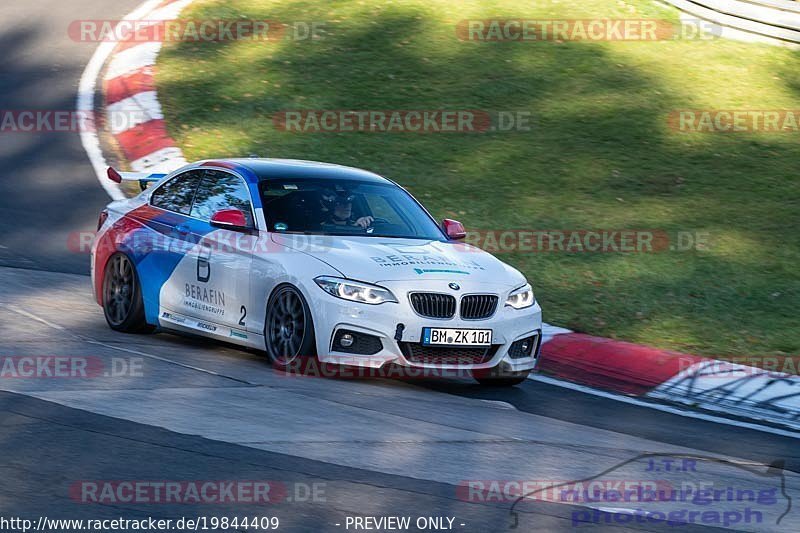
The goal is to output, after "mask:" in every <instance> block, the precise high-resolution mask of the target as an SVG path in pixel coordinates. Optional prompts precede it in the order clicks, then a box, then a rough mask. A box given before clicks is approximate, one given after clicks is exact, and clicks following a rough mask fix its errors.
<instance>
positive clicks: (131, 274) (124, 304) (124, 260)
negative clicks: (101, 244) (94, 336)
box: [103, 253, 153, 333]
mask: <svg viewBox="0 0 800 533" xmlns="http://www.w3.org/2000/svg"><path fill="white" fill-rule="evenodd" d="M103 314H104V315H105V317H106V322H108V325H109V326H110V327H111V329H113V330H116V331H122V332H125V333H140V332H145V331H150V330H152V329H153V328H152V326H150V325H148V324H147V322H146V321H145V318H144V300H143V299H142V288H141V285H140V284H139V277H138V275H137V274H136V267H134V266H133V263H132V262H131V260H130V259H128V256H126V255H125V254H122V253H116V254H114V255H112V256H111V257H110V258H109V259H108V262H107V263H106V269H105V274H104V276H103Z"/></svg>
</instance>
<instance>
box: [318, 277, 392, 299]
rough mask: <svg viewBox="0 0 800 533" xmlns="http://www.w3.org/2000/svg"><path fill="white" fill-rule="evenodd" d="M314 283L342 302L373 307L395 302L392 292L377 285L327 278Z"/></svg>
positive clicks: (321, 278)
mask: <svg viewBox="0 0 800 533" xmlns="http://www.w3.org/2000/svg"><path fill="white" fill-rule="evenodd" d="M314 281H315V282H316V283H317V285H319V287H320V288H321V289H322V290H324V291H325V292H327V293H329V294H332V295H333V296H336V297H337V298H341V299H343V300H350V301H353V302H360V303H363V304H373V305H377V304H382V303H385V302H397V298H395V297H394V294H392V291H390V290H389V289H384V288H383V287H380V286H378V285H370V284H369V283H362V282H360V281H351V280H349V279H342V278H331V277H327V276H321V277H319V278H315V279H314Z"/></svg>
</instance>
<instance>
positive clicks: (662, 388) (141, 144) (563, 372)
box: [78, 0, 800, 436]
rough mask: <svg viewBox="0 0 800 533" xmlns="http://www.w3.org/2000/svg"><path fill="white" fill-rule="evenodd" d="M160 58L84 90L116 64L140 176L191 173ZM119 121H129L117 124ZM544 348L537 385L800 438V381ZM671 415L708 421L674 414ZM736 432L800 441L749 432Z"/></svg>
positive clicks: (150, 51)
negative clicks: (164, 101) (167, 114)
mask: <svg viewBox="0 0 800 533" xmlns="http://www.w3.org/2000/svg"><path fill="white" fill-rule="evenodd" d="M192 1H193V0H149V1H147V2H145V3H144V4H142V5H141V6H140V7H139V8H137V9H136V10H135V11H133V12H132V13H131V14H129V15H128V16H127V17H125V20H152V21H166V20H174V19H175V18H177V16H178V14H179V13H180V12H181V10H182V9H183V8H185V7H186V6H187V5H189V4H190V3H191V2H192ZM160 50H161V43H160V42H145V43H137V42H124V41H123V42H120V43H103V44H101V45H100V46H99V47H98V49H97V51H96V52H95V54H94V56H93V57H92V60H91V61H90V63H89V64H88V65H87V67H86V70H85V71H84V75H83V77H82V78H81V83H80V89H79V94H78V111H83V112H87V113H91V112H92V111H94V108H93V103H94V91H95V80H96V79H97V77H98V76H99V74H100V71H101V70H102V68H103V66H104V65H105V64H106V63H107V62H108V68H107V69H106V74H105V76H104V80H103V93H104V96H105V98H104V100H105V116H106V119H107V123H108V124H109V125H110V132H111V134H112V135H113V136H114V138H115V139H116V141H117V143H118V144H119V147H120V149H121V150H122V152H123V154H124V156H125V158H126V159H127V160H128V161H129V162H130V167H131V169H132V170H134V171H137V172H145V171H149V172H169V171H172V170H174V169H176V168H178V167H180V166H182V165H184V164H186V160H185V159H184V157H183V153H182V152H181V150H180V148H179V147H178V146H177V145H176V143H175V141H174V140H173V139H171V138H170V137H169V135H168V134H167V129H166V124H165V121H164V114H163V112H162V109H161V104H159V102H158V95H157V93H156V87H155V82H154V76H155V63H156V58H157V56H158V53H159V51H160ZM116 116H123V117H126V120H124V121H118V120H115V118H114V117H116ZM81 140H82V142H83V145H84V147H85V148H86V152H87V154H88V155H89V158H90V159H91V161H92V165H93V167H94V169H95V173H96V174H97V176H98V179H99V180H100V183H101V184H102V185H103V187H104V188H105V189H106V190H107V191H108V193H109V195H110V196H111V197H112V198H113V199H121V198H124V195H123V193H122V191H121V190H120V189H119V188H118V187H116V185H115V184H114V183H112V182H110V181H109V180H107V179H106V178H105V175H106V168H107V164H106V161H105V158H104V157H103V154H102V151H101V149H100V143H99V141H98V139H97V135H96V133H94V132H89V131H86V132H81ZM542 342H543V344H542V358H541V363H540V369H539V370H540V371H541V372H542V373H543V375H537V376H532V377H533V379H536V380H540V381H546V382H548V383H552V384H556V385H559V386H567V387H572V388H575V387H579V388H580V389H579V390H582V391H584V392H589V393H592V394H598V395H604V396H607V397H608V396H609V393H608V392H605V391H611V392H613V393H615V396H614V398H615V399H620V400H624V401H628V402H629V403H639V404H641V405H645V406H648V407H653V408H655V407H657V406H656V404H651V403H648V402H647V401H646V400H657V401H662V402H669V403H672V404H679V405H688V406H691V407H695V408H701V409H703V410H706V411H712V412H719V413H724V414H726V415H733V416H737V417H742V418H749V419H752V420H758V421H767V422H771V423H776V424H780V425H783V426H786V427H789V428H792V429H797V430H800V377H798V376H796V375H790V374H785V373H776V372H767V371H765V370H762V369H758V368H754V367H749V366H745V365H738V364H731V363H727V362H724V361H717V360H714V359H708V358H703V357H697V356H693V355H688V354H681V353H677V352H670V351H667V350H659V349H655V348H649V347H647V346H641V345H636V344H631V343H628V342H622V341H616V340H612V339H605V338H601V337H593V336H590V335H583V334H579V333H574V332H572V331H570V330H567V329H563V328H558V327H555V326H550V325H548V324H545V325H544V330H543V335H542ZM553 378H556V379H553ZM659 408H661V407H659ZM661 410H668V411H670V412H676V413H678V414H681V415H683V416H696V417H703V416H705V415H695V414H691V413H690V412H687V411H679V410H675V409H673V408H661ZM705 418H714V417H708V416H705ZM714 419H715V421H717V422H725V421H727V420H728V419H725V418H714ZM736 425H740V426H744V427H752V428H754V429H761V430H772V432H777V433H782V434H787V435H791V436H798V434H795V433H786V432H782V430H778V429H774V428H769V427H762V426H755V425H753V424H748V423H746V422H741V423H736Z"/></svg>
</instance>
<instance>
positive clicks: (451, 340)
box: [422, 328, 492, 346]
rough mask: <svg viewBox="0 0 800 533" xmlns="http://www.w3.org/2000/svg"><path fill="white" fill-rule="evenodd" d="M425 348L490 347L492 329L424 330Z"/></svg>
mask: <svg viewBox="0 0 800 533" xmlns="http://www.w3.org/2000/svg"><path fill="white" fill-rule="evenodd" d="M422 344H423V345H425V346H443V345H444V346H490V345H491V344H492V330H490V329H450V328H422Z"/></svg>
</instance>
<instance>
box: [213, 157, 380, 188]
mask: <svg viewBox="0 0 800 533" xmlns="http://www.w3.org/2000/svg"><path fill="white" fill-rule="evenodd" d="M202 164H203V165H206V166H220V167H223V168H232V169H233V170H237V169H238V170H241V169H243V168H244V169H247V170H249V171H250V172H251V173H252V174H254V175H255V176H256V177H257V178H258V181H263V180H270V179H291V180H302V179H330V180H354V181H364V182H372V183H392V182H391V181H390V180H388V179H386V178H384V177H382V176H379V175H378V174H374V173H372V172H369V171H367V170H362V169H360V168H353V167H346V166H343V165H336V164H333V163H322V162H319V161H303V160H300V159H266V158H255V157H253V158H242V159H222V160H215V161H206V162H204V163H202Z"/></svg>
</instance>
